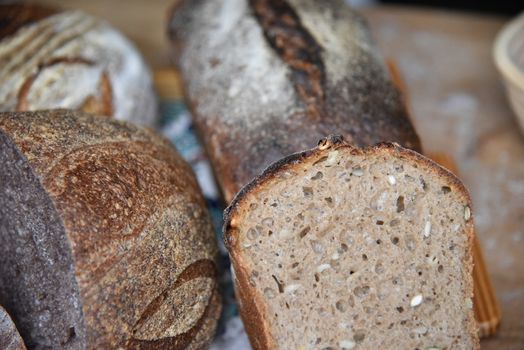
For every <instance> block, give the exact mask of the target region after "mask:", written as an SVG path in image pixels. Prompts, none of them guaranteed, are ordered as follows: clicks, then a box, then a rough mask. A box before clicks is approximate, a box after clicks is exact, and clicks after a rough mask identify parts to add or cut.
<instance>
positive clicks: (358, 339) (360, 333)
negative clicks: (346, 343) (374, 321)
mask: <svg viewBox="0 0 524 350" xmlns="http://www.w3.org/2000/svg"><path fill="white" fill-rule="evenodd" d="M365 338H366V333H364V332H363V331H356V332H355V334H354V335H353V340H354V341H356V342H357V343H361V342H362V341H363V340H364V339H365Z"/></svg>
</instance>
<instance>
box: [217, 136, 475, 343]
mask: <svg viewBox="0 0 524 350" xmlns="http://www.w3.org/2000/svg"><path fill="white" fill-rule="evenodd" d="M341 148H346V149H349V150H350V152H351V154H355V155H357V154H358V155H363V154H371V153H375V154H376V153H378V154H389V155H394V156H395V157H398V158H400V159H404V160H408V161H410V162H414V163H417V164H418V165H419V166H424V167H427V168H428V169H429V170H430V171H432V172H434V173H435V174H436V175H437V176H439V177H442V178H443V179H446V180H447V181H449V183H450V185H451V186H452V187H454V192H456V193H459V194H460V195H461V196H462V197H463V198H464V202H465V203H467V205H469V207H470V208H471V199H470V196H469V193H468V191H467V189H466V188H465V187H464V185H463V184H462V182H461V181H460V179H459V178H457V177H456V176H455V175H454V174H453V173H451V172H450V171H449V170H447V169H445V168H444V167H442V166H440V165H439V164H437V163H435V162H434V161H432V160H431V159H429V158H426V157H424V156H423V155H421V154H420V153H418V152H415V151H412V150H410V149H406V148H404V147H402V146H400V145H398V144H395V143H387V142H384V143H379V144H376V145H375V146H371V147H366V148H356V147H353V146H352V145H350V144H349V143H347V142H345V141H344V140H343V138H342V137H341V136H338V135H330V136H328V137H327V138H325V139H322V140H320V141H319V143H318V146H317V147H315V148H313V149H310V150H307V151H304V152H299V153H294V154H291V155H289V156H287V157H285V158H283V159H280V160H279V161H277V162H275V163H273V164H271V165H270V166H269V167H268V168H267V169H266V170H264V172H263V173H262V174H260V175H258V176H257V177H255V178H254V179H253V180H252V181H251V182H250V183H248V184H247V185H245V186H244V187H243V188H242V189H241V190H240V191H239V192H238V193H237V195H236V196H235V198H234V199H233V200H232V201H231V204H230V205H229V206H228V207H227V208H226V210H225V211H224V226H223V232H224V243H225V245H226V247H227V249H228V251H229V254H230V256H231V260H232V263H233V266H234V267H235V275H236V278H235V283H236V291H237V293H238V297H239V298H240V300H241V308H240V310H241V317H242V320H243V321H244V324H245V326H246V332H247V334H248V336H249V339H250V342H251V345H252V346H253V348H254V349H255V350H257V349H275V348H276V347H275V346H274V344H273V340H272V338H271V336H270V332H269V329H268V322H266V320H265V318H264V315H263V312H262V311H261V305H263V302H262V301H261V300H259V299H260V298H259V296H258V294H257V291H256V289H255V288H253V287H252V286H251V284H250V283H249V274H248V272H247V271H245V270H244V268H243V266H244V264H243V261H242V259H241V257H240V256H239V255H238V252H239V248H238V246H237V244H238V243H239V242H238V239H237V237H236V234H237V231H236V229H235V226H236V225H235V219H236V215H237V214H238V213H239V212H241V211H242V206H243V205H245V201H246V198H249V195H251V194H252V193H254V192H256V191H257V190H258V189H259V188H262V187H264V186H265V185H266V183H268V182H269V181H271V180H272V179H274V178H275V177H278V175H279V174H281V173H282V172H284V171H287V170H289V169H292V168H293V167H295V166H297V165H298V164H301V163H303V162H305V161H306V160H308V159H313V158H319V157H320V155H321V154H324V153H326V152H327V151H329V150H333V149H341ZM466 235H467V237H468V244H467V246H468V248H467V249H468V251H467V252H466V254H465V257H466V259H468V257H469V258H470V257H471V256H472V252H471V247H472V244H473V239H474V227H473V219H472V218H471V219H469V220H468V224H467V226H466ZM463 263H464V265H465V266H466V267H467V268H468V269H470V270H472V268H473V264H472V260H471V259H468V260H465V261H464V262H463ZM470 287H471V288H473V287H472V285H466V287H465V288H470ZM474 327H475V326H474V325H473V328H470V331H471V337H472V339H477V340H478V337H477V333H476V332H477V330H476V328H474ZM477 345H478V344H477Z"/></svg>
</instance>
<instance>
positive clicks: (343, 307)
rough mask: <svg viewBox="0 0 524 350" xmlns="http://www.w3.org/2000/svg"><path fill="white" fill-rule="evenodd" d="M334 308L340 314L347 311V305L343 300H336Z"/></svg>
mask: <svg viewBox="0 0 524 350" xmlns="http://www.w3.org/2000/svg"><path fill="white" fill-rule="evenodd" d="M335 308H336V309H337V310H338V311H340V312H346V310H347V304H346V302H345V301H343V300H338V301H337V302H336V303H335Z"/></svg>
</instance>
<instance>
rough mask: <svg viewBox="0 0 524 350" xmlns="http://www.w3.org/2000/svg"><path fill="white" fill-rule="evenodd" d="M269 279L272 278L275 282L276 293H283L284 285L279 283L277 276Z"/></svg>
mask: <svg viewBox="0 0 524 350" xmlns="http://www.w3.org/2000/svg"><path fill="white" fill-rule="evenodd" d="M271 277H273V279H274V280H275V282H276V283H277V287H278V292H279V293H284V284H283V283H281V282H280V281H279V280H278V278H277V276H275V275H271Z"/></svg>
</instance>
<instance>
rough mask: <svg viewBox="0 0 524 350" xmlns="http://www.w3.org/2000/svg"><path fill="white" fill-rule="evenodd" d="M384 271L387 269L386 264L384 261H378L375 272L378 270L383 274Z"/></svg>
mask: <svg viewBox="0 0 524 350" xmlns="http://www.w3.org/2000/svg"><path fill="white" fill-rule="evenodd" d="M384 271H385V269H384V265H383V264H382V263H380V262H379V263H377V264H376V265H375V272H376V273H378V274H381V273H383V272H384Z"/></svg>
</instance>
